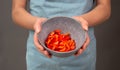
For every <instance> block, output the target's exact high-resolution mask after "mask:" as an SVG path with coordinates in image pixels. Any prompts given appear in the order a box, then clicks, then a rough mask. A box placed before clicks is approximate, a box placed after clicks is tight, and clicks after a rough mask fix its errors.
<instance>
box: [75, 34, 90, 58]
mask: <svg viewBox="0 0 120 70" xmlns="http://www.w3.org/2000/svg"><path fill="white" fill-rule="evenodd" d="M89 43H90V38H89V36H88V34H87V33H86V41H85V43H84V44H83V46H82V47H81V48H80V50H79V51H78V52H77V53H76V54H75V55H76V56H78V55H80V54H82V52H83V51H84V50H85V49H86V48H87V46H88V45H89Z"/></svg>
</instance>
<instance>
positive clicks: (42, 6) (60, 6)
mask: <svg viewBox="0 0 120 70" xmlns="http://www.w3.org/2000/svg"><path fill="white" fill-rule="evenodd" d="M92 8H93V0H30V12H31V14H32V15H34V16H39V17H46V18H50V17H54V16H69V17H70V16H75V15H82V14H84V13H87V12H88V11H90V10H91V9H92Z"/></svg>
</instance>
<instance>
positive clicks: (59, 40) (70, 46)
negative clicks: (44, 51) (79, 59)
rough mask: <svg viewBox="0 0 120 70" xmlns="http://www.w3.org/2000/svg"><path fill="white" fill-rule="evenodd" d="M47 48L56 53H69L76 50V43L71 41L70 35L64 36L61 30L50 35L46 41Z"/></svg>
mask: <svg viewBox="0 0 120 70" xmlns="http://www.w3.org/2000/svg"><path fill="white" fill-rule="evenodd" d="M45 44H46V46H47V47H48V48H49V49H51V50H54V51H58V52H67V51H71V50H74V49H75V47H76V46H75V45H76V43H75V41H74V40H73V39H71V37H70V33H65V34H62V33H61V30H59V29H56V30H54V31H52V32H50V34H49V35H48V37H47V39H46V40H45Z"/></svg>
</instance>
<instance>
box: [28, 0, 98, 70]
mask: <svg viewBox="0 0 120 70" xmlns="http://www.w3.org/2000/svg"><path fill="white" fill-rule="evenodd" d="M93 5H94V4H93V0H30V13H31V14H32V15H33V16H38V17H45V18H51V17H55V16H67V17H72V16H78V15H82V14H84V13H87V12H89V11H90V10H92V8H93ZM88 33H89V36H90V39H91V42H90V44H89V46H88V47H87V49H86V50H85V51H84V52H83V53H82V54H81V55H80V56H78V57H75V56H70V57H66V58H59V57H55V56H53V57H52V58H51V59H49V58H47V57H45V56H44V55H43V54H41V53H40V52H39V51H38V50H37V49H36V47H35V45H34V42H33V34H34V32H33V31H29V36H28V40H27V52H26V61H27V70H95V63H96V39H95V36H94V29H93V28H92V27H91V28H89V31H88Z"/></svg>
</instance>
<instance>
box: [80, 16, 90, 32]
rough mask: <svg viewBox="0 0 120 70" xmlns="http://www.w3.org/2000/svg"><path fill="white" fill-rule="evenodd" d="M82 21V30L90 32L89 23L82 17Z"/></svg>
mask: <svg viewBox="0 0 120 70" xmlns="http://www.w3.org/2000/svg"><path fill="white" fill-rule="evenodd" d="M80 21H81V25H82V28H83V29H84V30H86V31H88V22H87V21H86V20H85V19H84V18H82V17H80Z"/></svg>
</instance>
